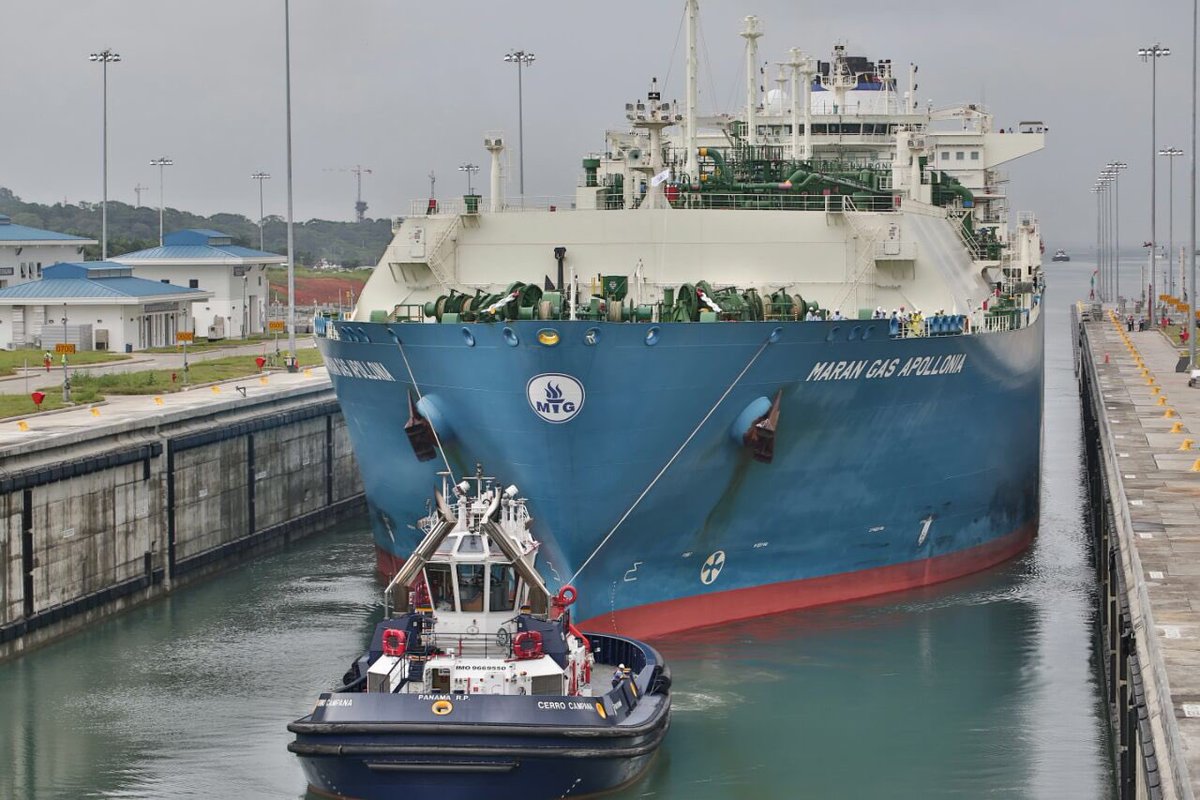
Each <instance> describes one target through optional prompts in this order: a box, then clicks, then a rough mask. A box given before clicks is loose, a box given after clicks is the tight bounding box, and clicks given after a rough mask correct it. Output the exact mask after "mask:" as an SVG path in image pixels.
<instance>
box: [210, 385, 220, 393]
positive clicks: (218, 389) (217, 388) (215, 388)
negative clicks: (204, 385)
mask: <svg viewBox="0 0 1200 800" xmlns="http://www.w3.org/2000/svg"><path fill="white" fill-rule="evenodd" d="M212 393H213V394H220V393H221V387H220V386H214V387H212Z"/></svg>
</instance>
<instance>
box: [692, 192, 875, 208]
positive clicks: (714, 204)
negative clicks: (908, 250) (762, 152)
mask: <svg viewBox="0 0 1200 800" xmlns="http://www.w3.org/2000/svg"><path fill="white" fill-rule="evenodd" d="M674 205H675V207H676V208H699V209H736V210H767V211H823V212H825V213H854V212H864V211H865V212H890V211H896V202H895V198H894V197H892V196H891V195H877V196H870V197H858V198H854V199H852V198H851V197H850V196H849V195H827V194H826V195H822V194H817V195H811V194H787V193H783V192H769V193H768V192H764V193H761V194H760V193H756V192H720V191H712V190H707V191H701V192H689V193H687V194H684V195H682V196H681V197H680V199H679V201H678V202H676V203H675V204H674Z"/></svg>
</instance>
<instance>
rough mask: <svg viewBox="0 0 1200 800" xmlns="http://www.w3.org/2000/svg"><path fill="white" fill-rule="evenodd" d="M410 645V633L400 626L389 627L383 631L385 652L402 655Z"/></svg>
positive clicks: (389, 654) (387, 654)
mask: <svg viewBox="0 0 1200 800" xmlns="http://www.w3.org/2000/svg"><path fill="white" fill-rule="evenodd" d="M407 645H408V634H407V633H405V632H404V631H402V630H400V629H399V628H388V629H387V630H385V631H384V632H383V654H384V655H385V656H402V655H404V651H405V649H406V646H407Z"/></svg>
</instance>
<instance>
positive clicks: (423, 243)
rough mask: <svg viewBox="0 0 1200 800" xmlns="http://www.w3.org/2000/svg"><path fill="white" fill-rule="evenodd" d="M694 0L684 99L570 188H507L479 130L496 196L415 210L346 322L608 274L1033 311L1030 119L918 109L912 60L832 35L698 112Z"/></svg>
mask: <svg viewBox="0 0 1200 800" xmlns="http://www.w3.org/2000/svg"><path fill="white" fill-rule="evenodd" d="M687 5H688V13H687V19H688V35H689V38H688V49H687V54H686V58H687V68H688V70H687V71H688V81H687V87H688V89H687V95H688V96H687V97H686V98H685V102H684V103H683V104H682V106H681V105H680V104H679V103H676V102H671V101H665V100H663V99H662V97H661V95H660V92H659V90H658V87H657V86H655V85H652V86H651V89H650V92H649V93H648V95H647V98H646V99H645V100H638V101H635V102H633V103H629V104H627V105H626V108H625V114H626V118H627V120H628V122H629V125H628V127H625V128H622V129H619V130H610V131H608V132H607V133H606V135H605V148H604V151H603V152H600V153H596V154H593V155H592V156H590V157H588V158H586V159H584V162H583V164H584V174H583V176H582V177H581V178H580V180H579V181H578V186H577V188H576V191H575V194H574V195H573V196H570V197H564V198H540V199H535V198H530V197H525V198H521V199H519V200H518V199H505V198H503V197H502V196H500V185H499V174H500V163H501V159H502V154H503V149H504V143H503V140H502V138H501V137H498V136H489V137H488V139H487V141H486V143H485V146H486V147H487V149H488V150H489V151H490V153H491V159H492V161H491V163H492V165H493V167H492V176H493V177H492V181H491V184H492V186H491V192H492V196H491V197H490V198H486V199H485V200H484V201H483V202H472V203H466V202H463V203H460V202H454V201H451V202H444V203H442V204H441V205H440V206H439V207H437V208H436V213H430V212H432V211H434V207H433V206H432V204H431V203H429V202H427V201H418V202H416V203H414V204H413V208H412V210H411V214H410V216H408V217H406V218H403V219H400V220H397V221H396V223H395V225H394V231H395V238H394V239H393V241H392V243H391V244H390V245H389V247H388V248H387V250H386V252H385V253H384V256H383V258H382V259H381V261H380V264H379V267H378V268H377V269H376V271H375V272H374V274H373V275H372V277H371V279H370V281H369V282H368V283H367V285H366V287H365V289H364V291H363V293H362V295H361V297H360V300H359V304H358V306H357V308H356V310H355V312H354V318H355V319H359V320H368V319H373V320H380V319H409V320H412V319H428V318H430V317H431V315H429V314H428V313H425V314H422V313H421V312H420V308H421V307H422V306H424V304H426V303H433V302H434V301H436V300H437V299H438V298H439V297H443V298H444V297H445V296H447V295H453V294H454V293H466V294H472V293H475V294H478V295H479V296H480V297H482V296H484V295H493V296H494V295H495V293H499V292H504V291H505V290H506V287H510V288H511V285H512V284H513V283H514V282H523V283H526V284H531V285H535V286H537V287H541V286H542V285H543V284H544V283H547V282H548V283H549V284H553V285H554V288H555V289H556V290H557V291H558V292H559V293H560V294H561V295H563V302H562V306H561V308H562V309H563V310H562V312H561V313H562V315H563V316H567V315H571V314H574V313H576V311H578V310H581V309H583V308H584V307H586V306H587V305H588V303H589V298H590V297H592V296H595V295H603V291H602V289H601V288H600V286H599V278H600V276H612V275H618V276H627V277H628V279H629V297H630V298H632V299H633V303H635V304H638V305H644V306H646V307H647V308H649V309H651V310H650V311H648V312H647V313H648V314H650V315H651V317H653V316H654V315H657V314H663V315H664V318H665V314H666V310H667V308H668V307H669V306H670V302H669V301H670V299H671V296H672V291H673V289H674V288H675V287H679V286H681V285H684V284H687V285H691V284H696V283H697V282H699V281H706V282H707V283H708V284H710V285H712V286H714V287H737V289H738V290H739V291H746V290H755V291H756V292H757V293H758V294H759V295H760V296H763V297H766V296H768V295H770V294H772V293H779V292H786V293H787V294H788V295H792V296H800V297H802V298H804V299H805V300H806V301H808V302H809V303H810V304H816V305H818V306H819V307H820V308H822V309H831V310H832V309H836V310H838V311H840V312H842V313H844V314H845V315H846V316H848V317H855V316H864V315H865V316H869V315H871V314H872V313H875V312H876V310H877V309H879V308H883V309H886V310H890V309H897V308H901V307H903V308H907V309H924V310H925V313H927V314H928V313H935V312H944V313H946V314H967V315H977V316H978V315H980V314H981V312H982V306H983V303H984V300H985V299H987V298H989V297H991V296H993V295H994V294H995V293H996V290H997V285H998V284H999V285H1000V288H1001V289H1002V290H1003V291H1004V293H1005V294H1006V295H1014V296H1017V297H1022V296H1024V300H1023V301H1022V304H1024V305H1025V307H1026V308H1029V307H1036V305H1037V301H1036V298H1035V296H1036V293H1037V291H1036V287H1037V285H1038V276H1039V273H1040V268H1041V239H1040V234H1039V231H1038V226H1037V222H1036V220H1035V219H1034V218H1033V217H1032V215H1028V214H1022V215H1020V216H1019V219H1018V222H1017V224H1015V225H1012V224H1010V222H1009V214H1008V208H1007V201H1006V198H1005V193H1004V188H1005V184H1006V182H1007V176H1006V174H1005V173H1004V172H1003V171H1002V170H1001V167H1002V165H1004V164H1005V163H1007V162H1009V161H1011V160H1013V159H1016V158H1019V157H1021V156H1023V155H1027V154H1030V153H1033V152H1035V151H1037V150H1040V149H1041V148H1042V147H1043V146H1044V144H1045V127H1044V126H1043V125H1042V124H1041V123H1038V122H1030V123H1021V125H1020V126H1018V128H1016V129H1003V128H998V127H997V126H996V125H995V122H994V119H993V117H992V115H991V114H989V113H988V112H987V111H986V110H985V109H984V108H982V107H981V106H976V105H967V106H961V107H954V108H947V109H937V110H933V109H931V108H923V107H921V106H920V104H919V103H918V102H917V101H916V99H915V98H916V94H915V92H916V83H915V75H916V67H915V66H912V65H910V66H909V68H908V69H907V83H908V85H907V87H904V88H903V89H901V87H900V86H899V84H898V80H897V77H896V75H895V74H894V70H893V64H892V62H891V61H888V60H884V61H877V62H870V61H868V60H867V59H864V58H861V57H855V56H850V55H848V54H847V53H846V51H845V49H844V47H841V46H839V47H836V48H835V49H834V52H833V54H832V57H831V58H830V60H829V61H826V62H821V61H817V60H815V59H812V58H810V57H808V56H806V55H805V54H804V53H803V52H802V51H800V50H798V49H795V48H792V49H790V50H789V51H788V52H787V57H786V58H785V59H784V60H783V62H782V64H781V66H780V69H781V70H782V72H781V75H780V77H779V78H778V80H777V85H778V88H774V89H772V90H771V92H770V93H769V94H770V97H764V96H761V94H760V91H759V88H758V87H757V85H756V84H757V71H754V73H752V78H751V80H750V81H748V85H747V88H746V91H747V94H746V97H745V98H744V105H743V111H742V112H741V113H739V114H737V115H724V114H722V115H708V116H705V115H702V114H698V113H697V110H696V107H695V104H696V100H695V94H694V91H695V89H694V87H695V71H696V69H697V66H696V59H695V52H694V51H695V46H694V41H695V34H694V28H693V26H694V25H695V17H696V9H695V0H689V2H688V4H687ZM741 36H742V37H744V38H745V40H746V48H747V57H748V58H750V59H751V60H752V61H756V60H757V59H758V56H757V48H758V46H759V38H760V37H761V36H762V26H761V23H760V22H759V20H757V19H756V18H753V17H751V18H747V20H746V22H745V27H744V29H743V31H742V32H741ZM693 120H694V126H693V124H692V121H693ZM556 248H565V252H560V253H559V255H558V256H556V254H555V250H556ZM560 256H561V257H560ZM564 265H565V266H564ZM560 269H563V270H564V271H563V273H562V274H563V277H562V278H560V277H558V276H559V272H560ZM564 284H565V285H564ZM1026 286H1027V287H1028V291H1026V288H1025V287H1026ZM572 287H573V289H572ZM493 299H494V298H493ZM572 301H574V302H572ZM664 301H667V302H665V303H664ZM468 305H470V304H469V303H468ZM489 305H490V304H489ZM555 308H556V309H557V308H558V306H557V305H556V306H555ZM475 310H476V311H477V310H478V305H476V309H475ZM531 313H533V315H534V316H537V315H538V312H537V311H536V310H535V311H533V312H531ZM768 313H770V309H769V308H768ZM436 318H437V319H439V320H440V319H441V314H440V311H439V313H438V315H437V317H436ZM469 318H470V317H464V319H469ZM635 318H639V319H640V317H635ZM610 319H611V317H610ZM647 321H652V320H647ZM976 321H979V320H978V319H977V320H976ZM979 327H980V329H982V328H983V327H984V326H982V325H980V326H979Z"/></svg>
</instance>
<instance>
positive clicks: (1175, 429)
mask: <svg viewBox="0 0 1200 800" xmlns="http://www.w3.org/2000/svg"><path fill="white" fill-rule="evenodd" d="M1171 433H1183V423H1182V422H1178V421H1176V423H1175V424H1174V425H1172V426H1171Z"/></svg>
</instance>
